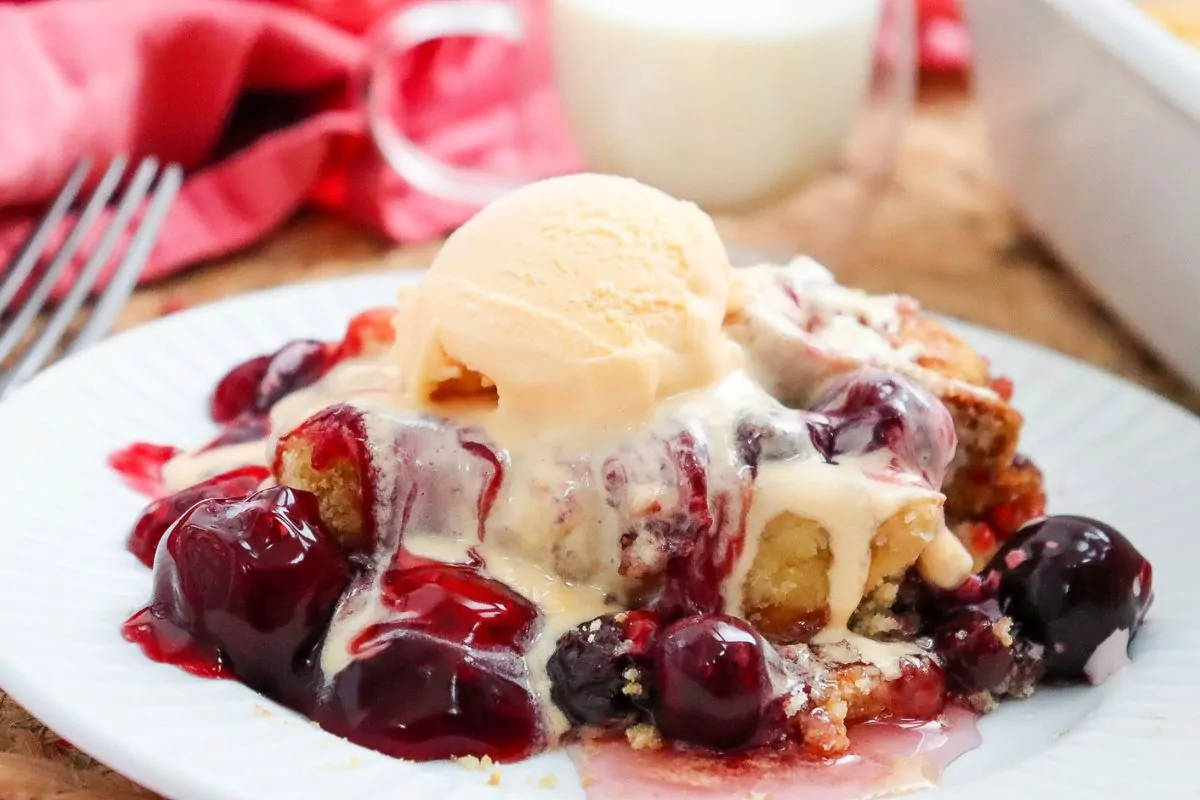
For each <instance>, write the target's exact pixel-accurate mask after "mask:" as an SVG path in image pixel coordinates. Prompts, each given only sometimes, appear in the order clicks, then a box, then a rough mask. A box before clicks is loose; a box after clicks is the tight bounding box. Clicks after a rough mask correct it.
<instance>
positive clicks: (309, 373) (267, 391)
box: [254, 339, 334, 412]
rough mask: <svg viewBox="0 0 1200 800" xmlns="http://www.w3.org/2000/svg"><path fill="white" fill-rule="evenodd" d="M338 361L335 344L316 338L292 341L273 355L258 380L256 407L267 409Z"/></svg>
mask: <svg viewBox="0 0 1200 800" xmlns="http://www.w3.org/2000/svg"><path fill="white" fill-rule="evenodd" d="M333 364H334V360H333V352H332V348H331V347H330V346H329V345H327V344H325V343H324V342H318V341H316V340H314V339H298V340H296V341H294V342H288V343H287V344H285V345H284V346H283V347H281V348H279V350H277V351H276V352H275V355H273V356H271V361H270V363H269V364H268V365H267V369H266V371H265V372H264V373H263V376H262V380H261V381H260V382H259V384H258V391H257V392H256V394H255V398H254V409H255V410H256V411H260V412H266V411H269V410H270V409H271V406H273V405H275V403H277V402H278V401H279V400H280V399H281V398H283V397H284V396H285V395H289V394H291V393H292V392H294V391H296V390H297V389H303V388H304V387H305V386H309V385H310V384H312V383H314V382H316V380H317V379H318V378H320V377H321V376H322V375H324V374H325V373H326V372H327V371H328V370H329V368H330V367H332V366H333Z"/></svg>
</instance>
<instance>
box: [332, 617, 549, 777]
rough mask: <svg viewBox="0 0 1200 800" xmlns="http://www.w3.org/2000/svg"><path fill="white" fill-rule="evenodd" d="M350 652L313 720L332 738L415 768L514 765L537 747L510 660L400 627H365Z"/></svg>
mask: <svg viewBox="0 0 1200 800" xmlns="http://www.w3.org/2000/svg"><path fill="white" fill-rule="evenodd" d="M352 649H353V650H354V651H355V652H356V653H357V654H358V657H357V658H355V659H354V660H352V661H351V662H350V663H349V664H348V665H347V666H346V667H345V668H343V669H342V670H341V671H340V672H338V673H337V674H336V675H334V676H333V677H332V679H331V681H330V684H329V687H328V691H327V693H326V695H325V697H324V699H323V701H322V702H321V704H320V705H319V707H318V708H317V710H316V712H315V713H314V719H316V720H317V721H318V722H319V723H320V724H321V726H322V727H324V728H326V729H328V730H330V731H332V732H333V733H336V734H338V735H341V736H345V737H346V738H348V739H350V740H351V741H353V742H356V743H358V744H360V745H363V746H364V747H370V748H372V749H374V750H378V751H380V752H382V753H386V754H388V755H392V756H396V757H398V758H409V759H414V760H418V761H425V760H431V759H440V758H453V757H456V756H466V755H473V756H479V757H483V756H489V757H491V758H492V759H494V760H496V761H518V760H520V759H523V758H526V757H528V756H530V755H532V754H533V753H534V752H536V751H537V750H539V749H541V747H542V746H543V744H544V741H545V735H544V733H543V731H542V728H541V721H540V720H541V716H540V712H539V709H538V705H537V702H536V701H535V699H534V698H533V695H532V694H531V692H530V690H529V688H528V686H527V681H528V676H527V674H526V667H525V662H524V660H523V659H522V658H521V657H520V656H519V655H517V654H516V653H512V652H506V651H502V650H478V649H473V648H470V647H466V646H464V645H462V644H460V643H458V642H454V641H449V640H447V639H442V638H439V637H437V636H432V635H430V634H429V633H427V632H425V631H422V630H412V629H409V628H406V627H403V626H399V625H383V626H378V627H377V628H376V629H374V630H371V629H368V631H366V632H364V633H363V634H362V635H360V637H359V638H358V639H357V640H356V641H355V643H354V646H353V648H352Z"/></svg>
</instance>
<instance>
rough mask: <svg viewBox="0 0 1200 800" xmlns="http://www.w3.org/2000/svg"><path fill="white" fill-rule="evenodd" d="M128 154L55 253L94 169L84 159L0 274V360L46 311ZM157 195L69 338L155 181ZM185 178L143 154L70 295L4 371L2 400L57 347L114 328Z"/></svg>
mask: <svg viewBox="0 0 1200 800" xmlns="http://www.w3.org/2000/svg"><path fill="white" fill-rule="evenodd" d="M128 161H129V160H128V159H127V158H126V157H124V156H117V157H116V158H114V159H113V160H112V163H110V164H109V165H108V169H107V170H105V172H104V175H103V176H102V177H101V178H100V181H99V182H98V183H97V184H96V188H95V190H94V191H93V192H92V196H91V197H90V198H89V199H88V201H87V204H86V205H85V206H84V207H83V210H82V211H81V212H80V213H79V217H78V219H77V220H76V222H75V225H74V226H73V227H72V228H71V231H70V233H68V234H67V236H66V238H65V239H64V240H63V242H62V245H61V246H60V247H59V248H58V251H57V252H55V253H50V252H47V249H48V242H49V240H50V237H51V235H52V234H53V233H54V232H55V231H56V230H57V229H58V227H59V226H60V224H61V223H62V221H63V219H64V218H65V217H66V215H67V212H68V211H69V210H70V208H71V205H72V203H74V202H75V199H76V196H77V195H78V194H79V190H80V188H81V187H82V186H83V183H84V181H85V180H86V179H87V176H88V173H89V172H90V171H91V166H92V164H91V160H90V159H87V158H85V159H83V160H81V161H80V162H79V163H78V164H77V165H76V167H75V169H74V170H73V171H72V172H71V175H70V177H68V178H67V182H66V184H65V185H64V186H63V189H62V191H61V192H59V194H58V197H56V198H55V199H54V202H53V203H52V204H51V205H50V210H49V211H47V212H46V216H45V217H43V218H42V221H41V223H40V224H39V225H38V226H37V228H36V229H35V230H34V231H33V233H32V234H31V235H30V237H29V239H28V240H27V241H26V242H25V244H24V245H23V246H22V248H21V250H20V252H19V253H18V254H17V256H16V257H15V258H14V259H13V260H12V262H10V264H9V265H8V267H7V268H6V269H5V270H4V271H3V272H0V365H3V364H4V363H5V362H6V361H7V360H8V359H9V358H10V357H11V356H13V354H14V353H15V352H16V351H17V349H18V347H19V345H20V344H21V342H22V340H23V339H24V338H25V336H26V334H28V333H29V331H30V330H31V329H32V328H33V326H34V324H35V323H36V321H37V318H38V316H39V315H40V314H42V313H43V312H44V311H46V310H47V306H48V304H47V300H48V299H49V297H50V293H51V292H52V291H53V289H54V286H55V284H56V283H58V281H59V279H60V278H61V277H62V275H63V273H64V272H65V271H66V270H67V268H68V267H69V266H70V265H71V262H72V261H73V260H74V259H75V257H76V255H78V254H79V252H80V249H81V248H82V247H83V244H84V242H85V240H86V239H87V237H88V234H89V233H90V232H91V230H92V228H93V227H95V223H96V220H97V218H98V217H99V216H100V214H101V213H102V212H103V211H104V209H105V208H106V207H107V205H108V203H109V200H110V199H112V197H113V194H114V192H116V190H117V187H118V185H119V184H120V182H121V179H122V177H123V176H124V175H125V173H126V167H127V166H128ZM156 176H157V177H158V181H157V184H156V185H155V186H154V191H153V196H152V197H151V199H150V201H149V202H148V203H147V205H146V210H145V213H144V214H143V215H142V217H141V220H140V221H139V222H137V223H136V229H135V230H134V232H133V234H132V237H131V238H130V240H129V245H128V247H127V248H126V250H125V253H124V255H123V257H122V258H121V262H120V263H119V264H118V266H117V268H116V270H115V271H114V272H113V274H112V278H111V279H110V280H109V282H108V285H107V286H106V287H105V289H104V290H103V291H102V292H101V293H100V295H99V297H98V298H97V300H96V303H95V304H94V305H93V306H91V308H90V309H89V310H88V311H85V312H84V316H85V321H84V322H83V324H82V325H81V326H80V328H79V331H78V333H76V334H75V336H74V337H71V338H70V341H65V340H66V339H67V338H68V337H67V336H66V334H67V329H68V327H69V326H70V324H71V322H72V321H73V320H74V319H75V317H76V315H77V314H79V311H80V309H81V308H82V307H83V305H84V303H85V302H86V300H87V298H88V295H89V294H90V293H91V290H92V288H93V287H94V286H95V284H96V280H97V279H98V278H99V277H100V274H101V272H102V271H103V269H104V266H105V265H106V264H107V263H108V262H109V260H110V259H111V258H112V255H113V251H114V249H115V248H116V247H117V245H118V243H119V242H120V240H121V236H122V234H123V233H125V232H126V230H127V229H128V228H129V227H130V225H131V221H132V219H133V216H134V214H135V213H136V212H137V211H138V209H139V208H140V207H141V205H142V201H143V200H145V199H146V196H147V195H148V194H150V190H151V185H152V184H154V183H155V177H156ZM182 181H183V172H182V170H181V169H180V168H179V166H178V165H176V164H170V165H168V166H167V167H166V168H165V169H163V170H162V171H161V172H160V171H159V168H158V161H157V160H156V159H154V158H146V159H143V160H142V161H141V162H140V163H139V164H138V166H137V168H136V169H135V170H134V172H133V176H132V177H130V178H129V180H128V182H127V184H126V187H125V191H124V194H123V195H122V196H121V198H120V201H119V202H118V203H117V205H116V208H115V210H114V211H113V213H112V217H111V219H110V220H109V222H108V225H107V227H106V228H105V229H104V230H103V232H102V233H100V235H99V239H98V240H96V243H95V246H94V247H93V248H92V249H91V251H90V253H89V254H87V260H86V262H85V263H84V265H83V268H82V269H81V270H80V272H79V276H78V277H77V278H76V279H75V281H74V283H72V284H71V287H70V288H69V289H68V290H67V293H66V295H65V296H64V297H63V298H62V300H61V301H60V302H59V303H58V305H57V307H56V308H55V309H54V313H53V314H52V315H51V316H50V318H49V319H48V320H47V321H46V324H45V327H43V328H42V330H41V332H40V333H39V334H38V335H37V338H35V339H34V340H33V342H32V343H31V344H30V345H29V346H28V347H27V348H25V350H24V352H22V353H21V354H20V355H18V356H17V357H16V358H15V360H14V361H13V362H12V365H11V367H10V368H9V369H8V371H7V372H4V371H2V370H0V398H2V397H3V396H4V395H5V393H6V392H7V391H8V390H10V389H12V388H13V387H15V386H17V385H18V384H20V383H22V382H23V381H26V380H28V379H29V378H31V377H33V376H34V375H35V374H36V373H37V372H38V370H40V369H41V368H42V366H43V365H44V364H45V363H46V362H47V361H48V360H49V359H50V357H51V355H52V354H53V353H54V352H55V350H56V348H58V347H59V346H60V345H65V347H63V351H62V355H64V356H66V355H70V354H71V353H74V352H77V351H78V350H81V349H83V348H84V347H87V346H88V345H90V344H92V343H94V342H95V341H96V340H97V339H99V338H101V337H102V336H104V334H105V333H107V332H108V330H109V328H111V327H112V324H113V322H114V321H115V320H116V317H117V314H118V313H119V312H120V311H121V308H122V307H123V306H124V305H125V301H126V300H127V299H128V298H129V293H130V292H131V291H133V287H134V285H136V284H137V279H138V276H139V275H140V274H141V272H142V267H143V266H144V265H145V263H146V259H147V258H148V257H149V256H150V252H151V250H152V249H153V247H154V242H155V240H156V239H157V238H158V232H159V229H160V228H161V227H162V223H163V219H164V218H165V217H166V215H167V211H168V209H170V207H171V203H172V201H174V199H175V195H176V193H177V192H178V191H179V186H180V184H181V183H182ZM51 255H52V256H53V258H52V259H51V261H50V263H49V265H48V266H47V267H46V269H45V272H43V273H42V275H41V278H40V279H39V280H38V282H37V285H36V286H34V287H33V288H32V289H31V290H30V292H29V294H28V295H27V296H26V298H25V300H24V302H23V303H21V304H20V305H19V306H18V307H17V308H16V309H13V314H12V316H11V318H10V319H8V320H7V322H4V321H3V319H4V315H5V313H6V312H7V311H8V310H9V308H8V307H9V304H10V303H12V301H13V298H14V297H16V296H17V293H18V292H19V291H20V290H21V287H22V286H24V285H25V283H26V281H27V280H28V279H29V277H30V275H31V274H32V273H33V271H34V267H36V266H37V264H38V263H39V261H41V260H42V258H43V257H49V256H51Z"/></svg>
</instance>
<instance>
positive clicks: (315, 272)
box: [0, 86, 1200, 800]
mask: <svg viewBox="0 0 1200 800" xmlns="http://www.w3.org/2000/svg"><path fill="white" fill-rule="evenodd" d="M924 94H925V96H924V97H923V98H922V103H921V106H920V108H919V111H918V113H917V115H916V116H915V118H914V119H913V120H912V123H911V126H910V129H909V132H908V135H907V138H906V141H905V143H904V147H903V152H902V154H901V157H900V162H899V167H898V172H897V176H896V179H895V182H894V185H893V186H892V187H891V188H890V189H889V190H888V192H887V194H886V196H885V197H884V198H883V199H882V201H881V204H880V206H879V208H878V210H877V213H876V216H875V217H874V219H873V222H872V225H871V228H870V230H869V231H868V232H867V234H866V236H865V238H864V239H863V241H861V243H860V244H859V245H858V247H857V248H856V250H855V252H854V253H853V254H852V256H851V257H850V259H849V260H848V261H847V262H846V263H845V264H844V265H842V267H841V268H840V269H839V277H840V278H841V279H842V280H843V281H845V282H848V283H851V284H856V285H859V286H862V287H864V288H867V289H870V290H872V291H892V292H906V293H909V294H912V295H914V296H916V297H917V298H918V299H920V300H921V301H922V302H923V303H924V304H925V305H926V306H927V307H928V308H930V309H932V310H935V311H939V312H943V313H946V314H950V315H952V316H956V317H961V318H963V319H966V320H970V321H972V322H977V323H979V324H982V325H986V326H989V327H992V328H997V329H999V330H1004V331H1008V332H1010V333H1013V334H1016V335H1018V336H1021V337H1024V338H1026V339H1031V340H1033V341H1036V342H1040V343H1042V344H1045V345H1048V346H1049V347H1052V348H1055V349H1057V350H1061V351H1063V352H1065V353H1068V354H1070V355H1073V356H1075V357H1077V358H1081V359H1084V360H1087V361H1090V362H1092V363H1095V364H1097V365H1099V366H1101V367H1103V368H1104V369H1107V370H1109V371H1112V372H1115V373H1117V374H1119V375H1122V376H1125V377H1127V378H1129V379H1131V380H1134V381H1136V382H1138V383H1141V384H1143V385H1145V386H1147V387H1149V388H1151V389H1153V390H1154V391H1157V392H1160V393H1161V394H1163V395H1165V396H1167V397H1169V398H1171V399H1173V400H1175V401H1176V402H1179V403H1181V404H1183V405H1185V406H1187V407H1189V408H1191V409H1192V410H1193V411H1197V412H1200V393H1198V392H1196V391H1193V390H1190V389H1188V388H1187V387H1186V386H1185V385H1184V384H1183V383H1182V382H1181V381H1180V380H1179V379H1178V378H1176V377H1175V376H1173V375H1172V374H1171V373H1170V372H1169V371H1168V370H1167V369H1165V368H1164V367H1163V366H1162V364H1160V363H1159V361H1158V360H1157V359H1156V358H1155V357H1154V356H1153V355H1152V354H1150V353H1149V352H1148V351H1147V350H1145V349H1144V348H1142V347H1141V346H1140V345H1139V344H1138V343H1137V342H1136V341H1135V340H1134V339H1133V338H1132V337H1131V336H1130V335H1129V334H1128V333H1126V332H1125V331H1124V330H1123V329H1122V327H1121V326H1120V325H1119V324H1118V323H1117V322H1115V321H1114V320H1113V318H1112V317H1111V316H1110V315H1109V314H1107V313H1106V312H1105V311H1104V310H1103V309H1102V308H1100V307H1099V306H1097V305H1096V304H1095V303H1094V302H1093V301H1092V300H1091V299H1089V297H1088V296H1087V294H1086V293H1085V292H1084V291H1083V290H1082V289H1081V288H1080V287H1079V286H1078V285H1077V284H1076V283H1075V282H1074V281H1073V280H1072V278H1071V276H1070V275H1069V274H1068V273H1067V272H1066V271H1065V270H1064V269H1063V268H1062V267H1061V266H1060V265H1059V264H1058V263H1057V262H1056V261H1055V259H1054V258H1053V257H1052V256H1051V255H1050V254H1049V253H1047V252H1046V251H1045V250H1044V249H1042V248H1041V247H1040V246H1039V245H1038V244H1037V243H1036V242H1035V241H1033V240H1032V239H1030V238H1029V237H1027V236H1025V235H1023V233H1022V231H1021V228H1020V226H1019V224H1018V222H1017V220H1016V219H1014V217H1013V215H1012V213H1011V212H1010V210H1009V208H1008V206H1007V204H1006V202H1005V199H1004V196H1003V194H1002V192H1001V191H1000V190H999V189H998V187H997V186H996V183H995V180H994V177H993V174H992V171H991V167H990V164H989V162H988V157H987V144H986V139H985V136H984V132H983V129H982V126H981V123H980V120H979V117H978V114H977V111H976V109H975V107H974V106H973V105H972V103H971V102H970V100H969V98H968V97H967V96H966V95H965V94H964V93H963V92H962V90H961V87H955V86H941V87H934V88H931V89H927V90H926V91H925V93H924ZM793 223H794V220H790V218H789V211H788V209H787V208H786V207H784V208H779V209H773V210H769V211H767V212H765V213H764V214H763V216H762V217H761V219H760V220H759V224H762V225H766V226H771V227H774V228H776V229H777V230H778V232H779V235H780V238H782V239H786V238H787V236H788V232H789V230H790V228H791V227H794V225H793ZM436 250H437V243H429V244H424V245H419V246H412V247H399V248H397V247H394V246H392V245H390V244H389V243H387V242H385V241H383V240H381V239H380V238H379V237H377V236H374V235H372V234H371V233H369V232H366V231H362V230H360V229H356V228H352V227H350V226H348V225H346V224H344V223H341V222H339V221H337V220H333V219H329V218H325V217H321V216H317V215H312V214H307V215H303V216H302V217H300V218H298V219H297V220H295V221H294V222H293V223H292V224H290V225H288V226H287V227H286V228H285V229H284V230H282V231H280V232H279V233H278V234H277V235H275V236H274V237H272V238H271V239H270V240H269V241H267V242H265V243H264V244H262V245H260V246H259V247H256V248H254V249H253V250H251V251H248V252H246V253H243V254H241V255H239V256H237V257H234V258H230V259H228V260H226V261H224V262H221V263H217V264H212V265H209V266H206V267H204V268H202V269H197V270H194V271H192V272H189V273H188V274H186V275H183V276H181V277H178V278H175V279H173V280H170V281H166V282H164V283H161V284H159V285H156V286H154V287H150V288H147V289H143V290H141V291H139V292H138V293H137V295H136V296H135V297H134V298H133V300H132V302H131V303H130V305H129V307H128V308H127V309H126V311H125V313H124V314H123V316H122V319H121V322H120V325H121V327H129V326H132V325H136V324H139V323H142V322H146V321H148V320H150V319H153V318H155V317H157V316H160V315H162V314H163V313H168V312H170V311H172V310H176V309H178V308H180V307H182V306H190V305H195V304H198V303H205V302H210V301H213V300H217V299H220V298H223V297H228V296H230V295H234V294H238V293H241V292H246V291H250V290H253V289H259V288H263V287H268V286H274V285H277V284H281V283H289V282H293V281H301V280H313V279H318V278H328V277H333V276H339V275H347V274H351V273H355V272H362V271H368V270H379V269H397V268H409V269H418V268H420V267H423V266H425V265H426V264H428V263H429V260H430V258H431V257H432V256H433V254H434V253H435V252H436ZM982 287H986V291H981V288H982ZM1018 400H1019V397H1018ZM58 741H59V740H57V738H56V737H55V736H54V735H53V734H51V733H49V732H48V731H46V730H44V729H43V728H41V727H40V726H39V725H37V724H36V723H35V722H33V721H32V720H30V719H29V718H28V717H27V716H26V715H25V714H24V712H22V711H21V709H19V708H18V707H16V705H15V704H13V703H12V702H11V701H8V700H7V699H6V698H3V695H0V798H3V799H4V800H18V799H21V800H23V799H24V798H45V797H53V798H59V800H68V798H69V800H124V799H125V798H135V797H137V798H141V797H151V796H152V795H150V794H149V793H147V792H144V791H143V790H138V789H136V787H133V786H132V784H130V783H128V782H127V781H125V780H124V779H122V778H119V777H117V776H114V775H111V774H108V773H106V772H105V771H104V770H103V769H102V768H99V767H98V766H97V765H96V764H95V762H92V761H90V759H88V758H87V757H86V756H83V755H82V754H80V753H78V752H76V751H74V750H72V749H70V748H64V747H62V746H61V745H60V744H59V743H58Z"/></svg>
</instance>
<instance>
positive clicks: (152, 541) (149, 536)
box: [126, 466, 270, 567]
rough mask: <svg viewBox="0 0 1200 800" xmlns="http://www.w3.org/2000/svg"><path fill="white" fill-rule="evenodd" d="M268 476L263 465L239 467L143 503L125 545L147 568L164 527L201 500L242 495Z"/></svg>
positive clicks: (172, 523)
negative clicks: (142, 507) (146, 504)
mask: <svg viewBox="0 0 1200 800" xmlns="http://www.w3.org/2000/svg"><path fill="white" fill-rule="evenodd" d="M269 476H270V473H269V472H268V471H267V468H266V467H258V466H249V467H240V468H238V469H234V470H230V471H229V472H222V473H221V474H220V475H215V476H213V477H211V478H209V479H208V480H206V481H203V482H201V483H197V484H196V485H195V486H189V487H188V488H186V489H182V490H180V491H178V492H176V493H175V494H172V495H167V496H166V497H163V498H161V499H158V500H155V501H154V502H153V503H151V504H150V505H148V506H146V508H145V510H143V511H142V515H141V516H140V517H138V521H137V522H136V523H135V524H134V526H133V530H132V531H131V532H130V534H129V541H128V542H127V543H126V546H127V547H128V548H129V552H131V553H133V554H134V555H135V556H137V558H138V561H141V562H142V563H143V564H145V565H146V566H147V567H152V566H154V553H155V551H156V550H157V549H158V543H159V540H161V539H162V537H163V534H165V533H166V532H167V528H169V527H171V526H172V525H174V524H175V522H176V521H177V520H178V519H179V518H180V517H181V516H183V514H184V512H185V511H187V510H188V509H189V508H191V507H192V506H194V505H196V503H199V502H200V501H201V500H211V499H213V498H218V497H232V498H242V497H245V496H246V495H248V494H250V493H251V492H253V491H254V490H255V489H257V488H258V487H259V485H260V484H262V482H263V481H265V480H266V479H267V478H268V477H269Z"/></svg>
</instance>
